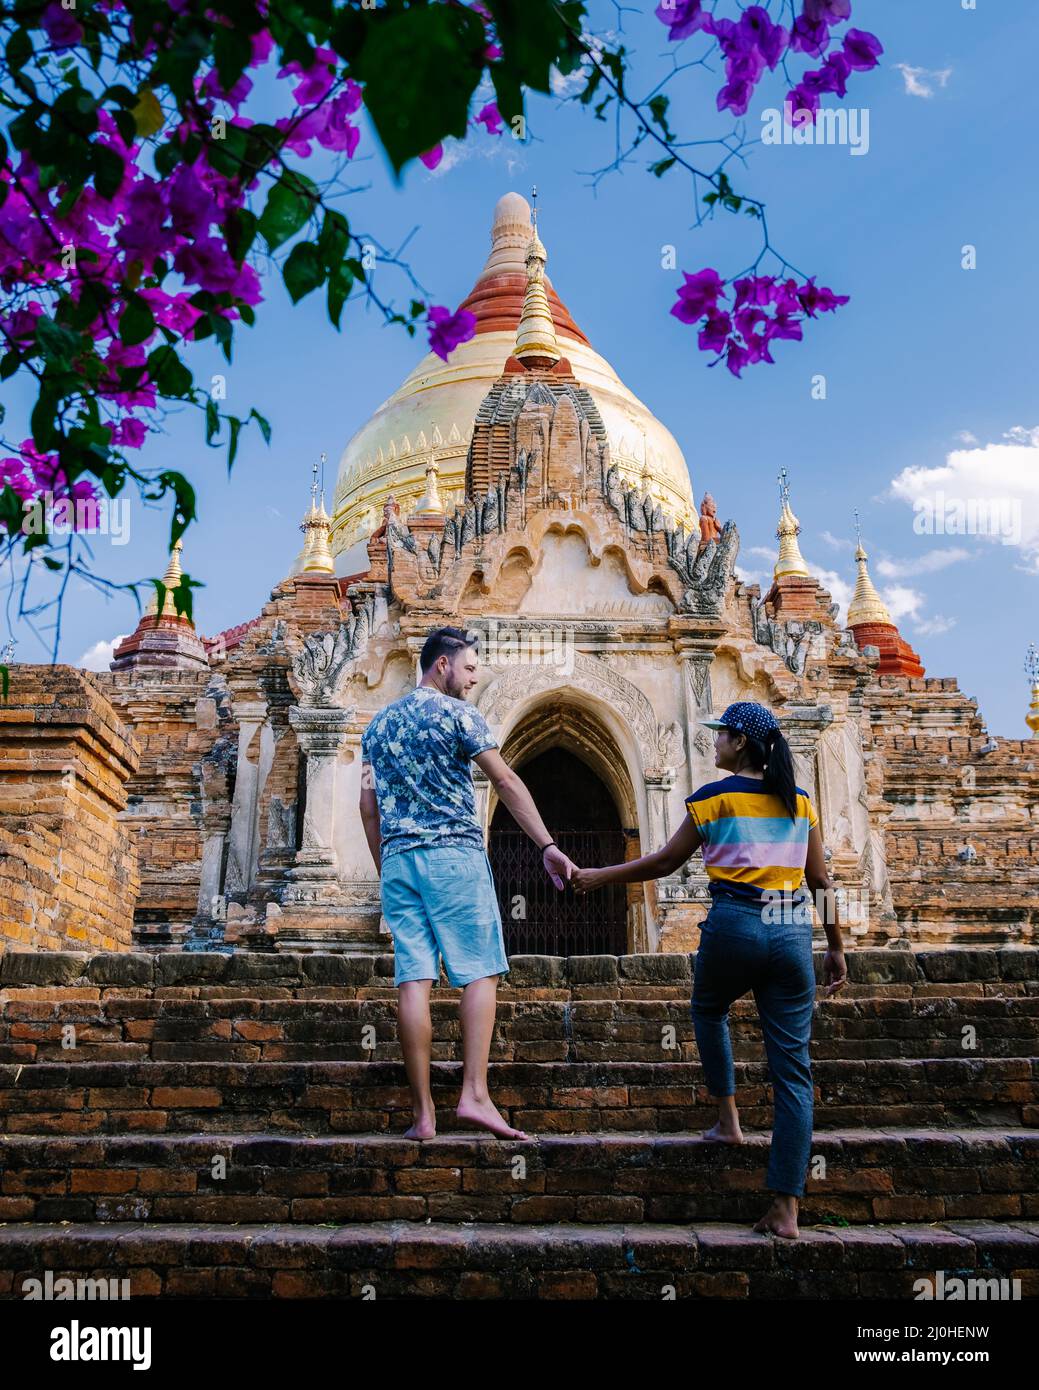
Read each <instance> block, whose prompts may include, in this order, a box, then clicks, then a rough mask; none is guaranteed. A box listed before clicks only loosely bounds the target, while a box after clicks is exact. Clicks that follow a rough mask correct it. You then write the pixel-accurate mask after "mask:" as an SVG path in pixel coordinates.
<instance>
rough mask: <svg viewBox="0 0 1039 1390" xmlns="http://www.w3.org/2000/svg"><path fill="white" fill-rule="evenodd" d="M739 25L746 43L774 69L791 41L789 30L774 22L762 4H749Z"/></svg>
mask: <svg viewBox="0 0 1039 1390" xmlns="http://www.w3.org/2000/svg"><path fill="white" fill-rule="evenodd" d="M737 27H738V30H739V32H740V34H741V36H742V39H743V42H744V45H745V46H746V47H747V48H751V47H753V48H756V49H757V51H758V53H760V55H761V57H762V59H763V61H764V62H766V63H767V64H768V66H769V67H770V68H773V69H774V68H775V66H776V64H777V63H778V62H779V60H780V58H781V57H782V56H783V52H784V50H785V49H786V46H787V43H788V42H789V39H790V35H789V33H788V31H787V30H786V29H784V28H783V26H782V25H781V24H773V23H772V21H771V19H769V16H768V11H767V10H766V9H764V8H763V7H762V6H761V5H750V6H748V8H747V9H745V10H744V11H743V14H742V16H741V17H740V22H739V25H738V26H737Z"/></svg>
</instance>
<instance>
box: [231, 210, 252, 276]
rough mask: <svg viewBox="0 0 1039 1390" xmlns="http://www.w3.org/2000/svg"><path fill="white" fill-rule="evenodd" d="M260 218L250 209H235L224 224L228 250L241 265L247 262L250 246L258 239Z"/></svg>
mask: <svg viewBox="0 0 1039 1390" xmlns="http://www.w3.org/2000/svg"><path fill="white" fill-rule="evenodd" d="M257 226H258V218H257V216H256V214H255V213H254V212H250V211H249V209H248V208H235V209H233V210H232V211H231V212H230V213H229V214H228V216H227V219H226V220H225V222H224V240H225V241H226V242H227V249H228V251H230V253H231V255H232V256H233V257H234V258H235V260H236V261H237V262H238V264H239V265H241V263H242V261H244V260H245V257H246V255H247V253H248V251H249V248H250V246H252V244H253V240H254V239H255V237H256V228H257Z"/></svg>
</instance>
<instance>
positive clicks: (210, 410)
mask: <svg viewBox="0 0 1039 1390" xmlns="http://www.w3.org/2000/svg"><path fill="white" fill-rule="evenodd" d="M219 433H220V411H219V410H218V409H217V404H216V401H214V400H213V398H212V397H210V398H209V400H208V401H206V443H207V444H212V442H213V440H214V439H215V438H216V437H217V435H218V434H219Z"/></svg>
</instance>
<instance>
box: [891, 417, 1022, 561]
mask: <svg viewBox="0 0 1039 1390" xmlns="http://www.w3.org/2000/svg"><path fill="white" fill-rule="evenodd" d="M891 495H893V496H894V497H896V498H897V499H898V500H899V501H902V502H907V503H909V505H910V506H912V507H913V509H914V511H915V512H916V513H917V515H916V516H915V517H914V519H913V529H914V530H915V531H917V532H918V533H919V534H931V531H925V530H924V523H927V522H930V523H932V524H933V531H934V532H937V533H938V534H940V535H944V536H946V537H949V536H953V535H959V536H964V538H966V536H968V535H969V536H970V538H971V541H973V540H974V539H975V538H976V537H980V538H981V539H982V540H984V541H988V542H990V543H997V542H999V543H1001V544H1003V545H1005V546H1008V547H1012V548H1014V549H1016V550H1017V551H1018V552H1019V553H1020V558H1021V560H1022V562H1023V563H1022V564H1021V565H1019V566H1018V568H1021V569H1024V570H1026V571H1027V572H1028V573H1030V574H1036V575H1039V426H1035V427H1030V428H1025V427H1024V426H1022V425H1015V426H1014V427H1013V428H1012V429H1009V430H1007V431H1006V433H1005V434H1004V436H1003V439H1002V440H1001V441H1000V442H998V443H995V444H980V445H977V446H973V447H966V448H961V449H953V450H952V451H951V452H950V453H948V454H947V455H946V457H945V462H944V464H938V465H936V466H934V467H928V466H927V465H919V466H914V467H910V468H904V469H903V470H902V472H901V473H899V475H898V476H897V477H896V478H894V479H893V480H892V483H891ZM972 517H973V518H974V520H973V521H972V520H971V518H972Z"/></svg>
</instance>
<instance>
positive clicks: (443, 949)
mask: <svg viewBox="0 0 1039 1390" xmlns="http://www.w3.org/2000/svg"><path fill="white" fill-rule="evenodd" d="M476 640H477V639H476V636H475V635H472V636H470V635H469V634H467V633H465V632H463V631H462V630H461V629H460V628H457V627H442V628H439V629H438V630H437V631H436V632H434V633H432V634H431V635H430V636H429V637H428V638H427V640H426V643H425V645H424V646H423V648H422V653H421V655H420V657H419V665H420V667H421V669H422V679H421V681H420V682H419V684H418V685H417V686H416V687H415V689H414V690H410V691H409V692H408V693H407V694H406V695H404V696H402V697H401V698H400V699H399V700H395V701H394V702H393V703H392V704H390V705H387V706H386V707H385V708H384V709H381V710H380V711H379V712H378V714H376V715H375V716H374V718H373V719H372V721H371V723H370V724H369V725H368V727H367V729H366V730H365V731H364V736H363V738H362V739H361V803H360V810H361V820H362V822H363V824H364V833H365V837H366V838H367V841H368V847H369V849H370V850H371V852H372V858H373V859H374V860H375V867H376V868H377V869H378V870H379V872H380V877H381V886H382V910H383V915H384V916H385V918H386V923H387V925H388V926H389V929H390V931H391V933H392V935H393V947H394V954H395V968H394V981H393V982H394V984H395V985H396V986H397V987H398V989H399V996H398V999H399V1005H398V1020H397V1026H398V1032H399V1034H400V1040H401V1047H402V1049H403V1051H404V1065H405V1068H406V1070H407V1074H408V1082H409V1084H410V1086H411V1095H412V1103H413V1106H414V1123H413V1124H412V1126H411V1128H410V1129H408V1130H407V1131H406V1133H405V1136H404V1137H405V1138H406V1139H431V1138H432V1137H433V1135H434V1134H435V1133H436V1113H435V1111H434V1108H433V1098H432V1095H431V1093H430V1088H429V1063H430V1053H431V1050H432V1041H433V1027H432V1022H431V1019H430V1015H429V994H430V989H431V988H432V984H433V981H434V980H436V979H439V977H440V957H441V956H442V957H443V960H444V967H445V970H446V973H447V978H448V983H449V984H451V985H452V986H455V987H461V990H462V1002H461V1019H462V1051H463V1070H462V1095H461V1099H460V1100H459V1103H458V1111H457V1113H458V1118H459V1119H460V1120H468V1121H469V1122H470V1123H472V1124H475V1125H480V1126H481V1127H483V1128H484V1129H489V1130H490V1131H491V1133H492V1134H495V1135H498V1136H499V1137H500V1138H503V1139H526V1138H527V1137H528V1136H527V1135H526V1134H525V1133H524V1132H523V1131H522V1130H519V1129H513V1128H512V1126H511V1125H509V1124H508V1123H507V1122H506V1121H505V1119H504V1118H503V1116H502V1115H501V1114H499V1112H498V1110H497V1108H496V1106H495V1105H494V1103H493V1101H492V1100H491V1098H490V1095H489V1093H488V1091H487V1059H488V1056H489V1054H490V1050H491V1038H492V1035H493V1033H494V1014H495V1003H496V992H497V988H498V977H499V976H500V975H504V974H506V973H507V971H508V969H509V965H508V961H507V960H506V958H505V943H504V939H503V936H502V927H501V914H500V912H499V911H498V901H497V897H496V894H495V891H494V880H493V877H492V875H491V866H490V861H489V860H488V858H487V853H486V850H485V849H484V842H483V830H482V829H481V827H480V822H479V820H478V819H477V815H476V794H475V791H474V789H473V778H472V771H471V769H470V761H471V760H475V761H476V763H477V764H478V766H479V767H480V769H481V770H482V771H483V772H484V773H485V775H486V776H487V778H488V779H489V780H490V782H491V784H492V786H493V787H494V789H495V790H496V791H497V793H498V796H499V797H500V798H501V800H502V801H503V802H504V803H505V805H506V806H507V807H508V809H509V810H510V811H511V812H512V815H513V817H514V818H515V820H516V822H517V824H518V825H519V826H520V827H521V829H523V830H525V831H526V833H527V834H528V835H529V836H530V837H531V839H533V840H534V842H535V843H536V844H537V845H538V847H539V848H541V849H542V851H543V854H542V862H543V864H544V867H545V870H546V872H547V873H548V874H549V876H550V878H551V879H552V882H553V883H554V884H555V886H556V887H557V888H559V889H562V888H563V887H564V880H569V878H570V875H571V873H572V872H573V869H574V866H573V864H572V863H571V862H570V860H569V859H568V858H567V857H566V855H565V854H564V853H563V852H562V851H561V850H560V849H559V848H558V847H557V846H556V844H555V842H554V841H553V839H552V837H551V835H550V834H549V833H548V831H547V830H546V829H545V824H544V822H543V821H542V819H541V817H540V816H539V815H538V812H537V808H536V806H535V805H534V802H533V800H532V798H531V795H530V793H529V792H528V791H527V789H526V787H525V786H524V785H523V783H522V782H521V781H520V779H519V777H518V776H517V775H516V773H514V772H513V771H512V769H511V768H510V767H509V765H508V764H507V763H506V762H505V761H504V759H503V758H502V756H501V754H500V753H499V752H497V751H496V750H497V747H498V744H497V741H496V740H495V738H494V735H493V734H492V733H491V731H490V729H489V728H488V726H487V721H486V720H485V719H484V718H483V716H482V715H481V714H480V713H479V712H478V711H477V710H475V709H473V707H472V706H471V705H468V704H467V703H466V699H467V696H468V695H469V693H470V691H471V690H472V689H473V687H474V686H475V685H476V680H477V666H478V659H477V654H476V651H475V646H476Z"/></svg>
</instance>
